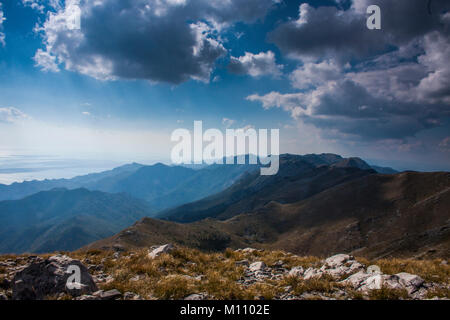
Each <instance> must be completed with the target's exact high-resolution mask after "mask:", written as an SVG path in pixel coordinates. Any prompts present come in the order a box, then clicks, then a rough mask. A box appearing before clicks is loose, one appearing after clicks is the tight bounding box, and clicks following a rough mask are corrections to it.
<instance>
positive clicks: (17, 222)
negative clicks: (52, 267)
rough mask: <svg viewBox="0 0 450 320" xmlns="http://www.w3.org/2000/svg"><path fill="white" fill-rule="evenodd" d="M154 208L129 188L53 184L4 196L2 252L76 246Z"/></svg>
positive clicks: (0, 234) (0, 228)
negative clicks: (15, 196) (102, 189)
mask: <svg viewBox="0 0 450 320" xmlns="http://www.w3.org/2000/svg"><path fill="white" fill-rule="evenodd" d="M151 214H152V210H151V209H150V207H149V206H148V205H147V204H146V203H145V202H143V201H141V200H138V199H134V198H132V197H130V196H128V195H126V194H108V193H103V192H100V191H89V190H87V189H75V190H67V189H53V190H51V191H42V192H39V193H36V194H34V195H32V196H29V197H26V198H24V199H22V200H8V201H2V202H0V252H3V253H6V252H25V251H29V252H46V251H55V250H74V249H77V248H79V247H81V246H83V245H85V244H87V243H89V242H92V241H95V240H98V239H101V238H104V237H107V236H111V235H112V234H114V233H115V232H118V231H119V230H121V229H123V228H125V227H127V226H129V225H131V224H132V223H134V222H135V221H137V220H139V219H140V218H142V217H144V216H148V215H151Z"/></svg>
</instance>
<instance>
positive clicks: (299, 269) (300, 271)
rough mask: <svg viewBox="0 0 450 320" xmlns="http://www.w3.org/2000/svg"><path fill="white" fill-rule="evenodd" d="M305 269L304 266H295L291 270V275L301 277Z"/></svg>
mask: <svg viewBox="0 0 450 320" xmlns="http://www.w3.org/2000/svg"><path fill="white" fill-rule="evenodd" d="M304 272H305V270H304V269H303V268H302V267H294V268H292V269H291V270H290V271H289V275H290V276H291V277H301V276H303V273H304Z"/></svg>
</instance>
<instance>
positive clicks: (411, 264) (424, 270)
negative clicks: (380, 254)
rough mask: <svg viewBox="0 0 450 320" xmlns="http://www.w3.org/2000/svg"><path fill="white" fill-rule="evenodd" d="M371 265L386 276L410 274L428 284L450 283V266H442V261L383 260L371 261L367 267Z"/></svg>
mask: <svg viewBox="0 0 450 320" xmlns="http://www.w3.org/2000/svg"><path fill="white" fill-rule="evenodd" d="M358 259H359V258H358ZM360 260H363V259H360ZM370 264H375V265H377V266H379V267H380V269H381V271H382V272H383V273H386V274H396V273H399V272H408V273H411V274H417V275H418V276H420V277H422V278H423V279H424V280H425V281H427V282H436V283H450V266H449V265H447V264H442V260H441V259H434V260H413V259H382V260H376V261H371V262H369V263H368V264H367V265H370Z"/></svg>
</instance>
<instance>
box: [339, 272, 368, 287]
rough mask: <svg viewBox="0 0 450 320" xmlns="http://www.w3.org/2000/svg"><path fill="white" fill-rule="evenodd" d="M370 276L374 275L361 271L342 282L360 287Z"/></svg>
mask: <svg viewBox="0 0 450 320" xmlns="http://www.w3.org/2000/svg"><path fill="white" fill-rule="evenodd" d="M370 276H372V275H371V274H369V273H365V272H364V271H359V272H357V273H355V274H352V275H351V276H350V277H348V278H347V279H345V280H344V281H342V283H344V284H348V285H351V286H352V287H353V288H355V289H358V288H359V287H360V286H361V285H362V284H363V282H364V281H365V280H366V279H367V278H369V277H370Z"/></svg>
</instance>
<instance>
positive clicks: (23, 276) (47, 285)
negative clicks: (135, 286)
mask: <svg viewBox="0 0 450 320" xmlns="http://www.w3.org/2000/svg"><path fill="white" fill-rule="evenodd" d="M69 266H76V268H77V269H79V270H80V282H73V283H72V286H67V283H68V279H69V277H70V276H71V275H72V272H71V271H70V269H69ZM97 290H98V289H97V286H96V284H95V282H94V280H93V279H92V277H91V275H90V274H89V272H88V269H87V268H86V267H85V266H84V265H83V264H82V263H81V262H80V261H78V260H74V259H71V258H69V257H68V256H65V255H56V256H52V257H50V258H48V259H46V260H43V261H37V262H32V263H31V264H29V265H28V266H26V267H25V268H24V269H23V270H21V271H19V272H17V273H16V274H15V276H14V279H13V281H12V293H13V296H12V298H13V299H14V300H40V299H44V298H45V297H47V296H56V295H59V294H61V293H66V294H69V295H71V296H79V295H82V294H86V293H92V292H95V291H97Z"/></svg>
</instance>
